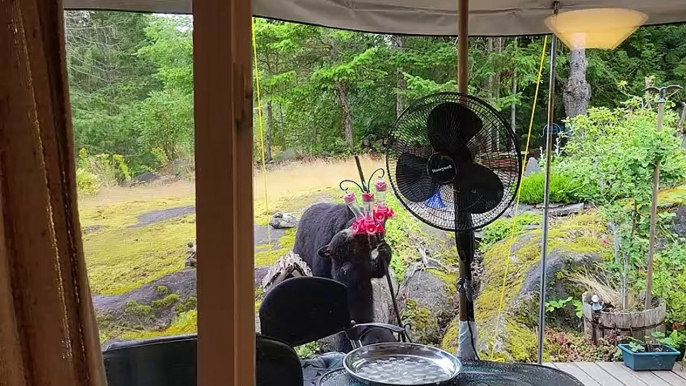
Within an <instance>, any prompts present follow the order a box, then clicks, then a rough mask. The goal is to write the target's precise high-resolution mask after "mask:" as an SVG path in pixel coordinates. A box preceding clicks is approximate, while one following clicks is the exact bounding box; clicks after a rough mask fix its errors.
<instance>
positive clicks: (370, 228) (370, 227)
mask: <svg viewBox="0 0 686 386" xmlns="http://www.w3.org/2000/svg"><path fill="white" fill-rule="evenodd" d="M376 228H377V224H376V221H374V219H372V218H368V219H366V220H365V221H364V229H365V230H366V231H367V234H368V235H369V236H373V235H375V234H376Z"/></svg>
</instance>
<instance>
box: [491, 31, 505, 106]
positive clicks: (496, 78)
mask: <svg viewBox="0 0 686 386" xmlns="http://www.w3.org/2000/svg"><path fill="white" fill-rule="evenodd" d="M495 52H497V53H501V52H503V38H495ZM498 64H500V63H498ZM499 99H500V66H499V65H498V66H497V67H496V69H495V75H493V100H494V101H498V100H499Z"/></svg>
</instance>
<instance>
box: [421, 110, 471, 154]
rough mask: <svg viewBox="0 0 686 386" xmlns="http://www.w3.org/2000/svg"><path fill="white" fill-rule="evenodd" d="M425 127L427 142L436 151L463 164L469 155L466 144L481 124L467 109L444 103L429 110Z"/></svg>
mask: <svg viewBox="0 0 686 386" xmlns="http://www.w3.org/2000/svg"><path fill="white" fill-rule="evenodd" d="M426 126H427V129H428V135H429V141H430V142H431V145H432V146H433V147H434V149H436V151H438V152H442V153H444V154H447V155H450V156H452V157H453V158H454V159H455V160H456V161H463V162H465V161H468V159H467V158H466V157H468V156H469V155H470V154H469V151H467V149H466V147H467V143H468V142H469V140H470V139H472V137H474V136H475V135H476V133H478V132H479V131H480V130H481V129H482V128H483V122H482V121H481V118H479V116H478V115H477V114H476V113H474V112H473V111H472V110H470V109H469V108H467V107H465V106H463V105H461V104H459V103H455V102H445V103H441V104H440V105H438V106H436V107H435V108H434V109H433V110H431V113H429V117H428V119H427V123H426Z"/></svg>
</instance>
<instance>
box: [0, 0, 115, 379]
mask: <svg viewBox="0 0 686 386" xmlns="http://www.w3.org/2000/svg"><path fill="white" fill-rule="evenodd" d="M62 18H63V10H62V3H61V1H36V0H33V1H32V0H26V1H8V2H3V5H2V7H0V25H3V26H5V28H3V30H2V32H0V52H2V55H0V77H1V78H0V216H1V218H0V384H1V385H12V386H29V385H30V386H48V385H73V386H96V385H97V386H100V385H105V375H104V371H103V366H102V357H101V353H100V344H99V339H98V332H97V326H96V322H95V313H94V310H93V305H92V302H91V295H90V290H89V287H88V278H87V276H86V265H85V259H84V255H83V247H82V242H81V229H80V224H79V217H78V210H77V201H76V178H75V161H74V154H75V152H74V142H73V140H74V136H73V132H72V127H71V111H70V106H69V98H68V96H69V94H68V93H69V90H68V83H67V71H66V54H65V45H64V25H63V20H62Z"/></svg>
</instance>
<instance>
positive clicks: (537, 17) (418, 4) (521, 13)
mask: <svg viewBox="0 0 686 386" xmlns="http://www.w3.org/2000/svg"><path fill="white" fill-rule="evenodd" d="M457 4H458V0H253V14H254V15H255V16H259V17H268V18H272V19H279V20H287V21H293V22H298V23H306V24H314V25H321V26H326V27H332V28H342V29H350V30H357V31H365V32H376V33H391V34H408V35H457ZM552 4H553V1H551V0H471V1H470V16H469V21H470V22H469V34H470V35H472V36H513V35H540V34H548V33H550V30H549V29H548V28H547V27H546V25H545V23H544V22H543V21H544V20H545V18H546V17H548V16H550V14H551V13H552V6H553V5H552ZM559 4H560V12H565V11H571V10H579V9H588V8H630V9H634V10H637V11H641V12H644V13H646V14H647V15H648V21H647V23H646V24H647V25H656V24H669V23H678V22H685V21H686V3H685V2H684V1H683V0H561V1H560V2H559ZM191 5H192V0H64V6H65V8H66V9H101V10H105V9H108V10H121V11H125V10H126V11H141V12H156V13H182V14H183V13H191V12H192V7H191Z"/></svg>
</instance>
